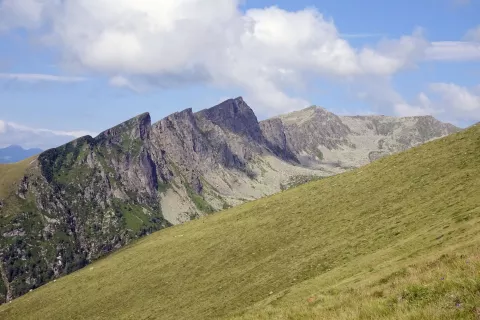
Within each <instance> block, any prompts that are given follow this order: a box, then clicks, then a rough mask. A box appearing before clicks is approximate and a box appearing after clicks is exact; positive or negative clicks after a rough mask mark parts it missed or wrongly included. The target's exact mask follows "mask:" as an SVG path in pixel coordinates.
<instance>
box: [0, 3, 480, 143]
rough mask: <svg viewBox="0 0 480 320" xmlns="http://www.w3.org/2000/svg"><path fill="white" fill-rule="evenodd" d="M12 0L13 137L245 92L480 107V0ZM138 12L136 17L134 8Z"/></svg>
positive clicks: (263, 99) (356, 110) (272, 107)
mask: <svg viewBox="0 0 480 320" xmlns="http://www.w3.org/2000/svg"><path fill="white" fill-rule="evenodd" d="M157 2H159V1H148V0H139V1H136V2H135V1H128V0H119V1H113V0H95V1H94V0H77V1H73V0H65V1H63V2H56V1H54V0H43V1H40V0H0V97H1V100H0V146H3V145H9V144H13V143H18V144H22V145H24V146H26V147H35V146H39V147H42V148H47V147H52V146H55V145H56V144H59V143H62V142H64V141H67V140H69V139H73V138H74V137H76V136H79V135H82V134H85V133H91V134H95V133H98V132H100V131H102V130H104V129H106V128H108V127H110V126H113V125H115V124H118V123H119V122H121V121H123V120H126V119H128V118H130V117H132V116H135V115H136V114H139V113H142V112H145V111H149V112H150V113H151V115H152V118H153V120H154V121H155V120H159V119H161V118H162V117H164V116H166V115H168V114H170V113H173V112H175V111H179V110H182V109H185V108H190V107H192V108H193V109H194V110H199V109H202V108H206V107H209V106H213V105H215V104H216V103H218V102H220V101H222V100H224V99H227V98H230V97H236V96H240V95H241V96H243V97H244V98H245V100H246V101H247V103H249V104H250V106H251V107H252V108H253V109H254V110H255V112H256V114H257V116H258V117H259V118H260V119H264V118H267V117H269V116H274V115H276V114H280V113H284V112H288V111H292V110H295V109H300V108H302V107H306V106H308V105H311V104H316V105H321V106H323V107H325V108H327V109H329V110H331V111H333V112H336V113H340V114H370V113H373V114H385V115H394V116H411V115H423V114H432V115H434V116H436V117H437V118H439V119H441V120H444V121H449V122H452V123H455V124H457V125H460V126H467V125H470V124H472V123H474V122H477V121H480V1H478V0H470V1H468V0H422V1H381V0H368V1H362V2H361V5H360V4H359V3H360V2H358V1H339V0H336V1H334V0H328V1H307V0H300V1H285V0H282V1H271V0H269V1H266V0H256V1H248V0H247V1H243V2H239V1H237V0H225V1H223V2H221V4H219V3H220V2H218V1H216V0H188V1H187V0H178V1H173V0H166V1H162V3H157ZM132 21H134V22H132Z"/></svg>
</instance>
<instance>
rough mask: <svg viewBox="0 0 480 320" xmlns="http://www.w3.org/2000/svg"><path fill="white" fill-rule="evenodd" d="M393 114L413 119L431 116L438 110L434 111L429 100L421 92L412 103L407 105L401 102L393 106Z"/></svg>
mask: <svg viewBox="0 0 480 320" xmlns="http://www.w3.org/2000/svg"><path fill="white" fill-rule="evenodd" d="M394 111H395V114H397V115H398V116H401V117H415V116H425V115H433V114H435V113H438V110H435V109H434V106H433V105H432V102H431V101H430V98H429V97H428V96H427V95H426V94H425V93H423V92H421V93H420V94H419V95H418V96H417V99H416V101H415V102H414V103H412V104H409V103H406V102H401V103H397V104H394Z"/></svg>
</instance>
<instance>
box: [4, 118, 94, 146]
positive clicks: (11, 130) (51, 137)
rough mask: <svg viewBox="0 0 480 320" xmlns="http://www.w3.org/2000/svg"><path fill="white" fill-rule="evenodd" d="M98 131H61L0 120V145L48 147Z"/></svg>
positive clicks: (92, 134)
mask: <svg viewBox="0 0 480 320" xmlns="http://www.w3.org/2000/svg"><path fill="white" fill-rule="evenodd" d="M85 135H90V136H95V135H96V133H93V132H88V131H81V130H80V131H61V130H50V129H38V128H31V127H29V126H25V125H22V124H18V123H15V122H7V121H4V120H0V147H5V146H9V145H12V144H15V145H21V146H23V147H25V148H42V149H48V148H51V147H56V146H59V145H61V144H64V143H66V142H68V141H71V140H74V139H76V138H79V137H82V136H85Z"/></svg>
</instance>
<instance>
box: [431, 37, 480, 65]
mask: <svg viewBox="0 0 480 320" xmlns="http://www.w3.org/2000/svg"><path fill="white" fill-rule="evenodd" d="M425 54H426V59H427V60H437V61H475V60H480V43H476V42H467V41H439V42H432V43H431V45H430V47H428V48H427V50H426V53H425Z"/></svg>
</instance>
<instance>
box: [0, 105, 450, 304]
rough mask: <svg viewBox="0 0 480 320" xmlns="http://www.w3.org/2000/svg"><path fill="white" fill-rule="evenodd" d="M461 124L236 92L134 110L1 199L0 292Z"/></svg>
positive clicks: (62, 150)
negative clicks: (178, 107)
mask: <svg viewBox="0 0 480 320" xmlns="http://www.w3.org/2000/svg"><path fill="white" fill-rule="evenodd" d="M457 130H458V129H457V128H455V127H454V126H452V125H449V124H444V123H441V122H439V121H437V120H436V119H434V118H432V117H414V118H392V117H376V116H371V117H370V116H369V117H338V116H336V115H334V114H333V113H330V112H328V111H327V110H325V109H322V108H318V107H310V108H307V109H305V110H301V111H297V112H293V113H290V114H287V115H283V116H279V117H276V118H273V119H268V120H265V121H262V122H260V123H259V122H258V120H257V118H256V116H255V114H254V112H253V111H252V109H251V108H250V107H249V106H248V105H247V104H246V103H245V101H243V99H242V98H237V99H231V100H227V101H225V102H223V103H221V104H219V105H217V106H215V107H213V108H210V109H207V110H203V111H200V112H197V113H193V112H192V110H191V109H187V110H184V111H181V112H177V113H174V114H172V115H170V116H168V117H166V118H164V119H162V120H160V121H158V122H157V123H155V124H153V125H152V124H151V119H150V115H149V114H148V113H145V114H142V115H139V116H138V117H135V118H133V119H131V120H129V121H126V122H124V123H122V124H120V125H118V126H116V127H114V128H111V129H108V130H106V131H104V132H102V133H101V134H100V135H98V136H97V137H96V138H92V137H90V136H86V137H82V138H79V139H77V140H75V141H72V142H70V143H68V144H66V145H64V146H61V147H58V148H55V149H51V150H47V151H45V152H43V153H42V154H41V155H40V156H39V157H38V160H37V161H36V162H34V163H32V165H31V167H30V168H29V170H28V171H27V172H25V175H24V177H23V178H22V179H21V180H20V181H18V183H17V187H16V190H15V192H14V193H13V194H12V195H10V196H9V197H7V198H6V199H2V201H0V235H3V237H0V271H1V273H2V277H1V280H0V281H1V283H0V302H4V301H6V299H7V298H9V297H18V296H20V295H22V294H24V293H26V292H28V290H30V289H34V288H36V287H38V286H40V285H42V284H44V283H45V282H47V281H49V280H51V279H54V278H56V277H59V276H62V275H64V274H68V273H70V272H72V271H74V270H77V269H79V268H81V267H83V266H85V265H86V264H88V263H89V262H91V261H92V260H94V259H97V258H99V257H101V256H103V255H105V254H107V253H109V252H111V251H113V250H115V249H117V248H120V247H122V246H124V245H126V244H128V243H130V242H131V241H132V240H133V239H136V238H138V237H141V236H144V235H146V234H149V233H151V232H154V231H156V230H159V229H162V228H165V227H168V226H171V225H172V224H176V223H181V222H184V221H188V220H191V219H194V218H196V217H198V216H200V215H203V214H208V213H211V212H214V211H216V210H220V209H223V208H228V207H230V206H232V205H236V204H239V203H242V202H245V201H247V200H251V199H256V198H260V197H263V196H265V195H269V194H272V193H274V192H278V191H280V190H283V189H284V188H286V187H288V186H292V185H297V184H298V183H303V182H305V181H308V180H310V179H311V178H313V177H322V176H328V175H332V174H336V173H341V172H343V171H345V170H347V169H348V168H353V167H358V166H360V165H363V164H366V163H368V162H370V161H375V160H376V159H378V158H380V157H383V156H385V155H388V154H391V153H393V152H397V151H401V150H405V149H407V148H410V147H412V146H414V145H417V144H419V143H423V142H426V141H429V140H431V139H434V138H438V137H441V136H444V135H447V134H450V133H452V132H455V131H457ZM2 288H8V290H7V291H8V292H3V293H2V291H1V290H2ZM2 296H3V298H2ZM2 299H3V300H2ZM7 300H8V299H7Z"/></svg>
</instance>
